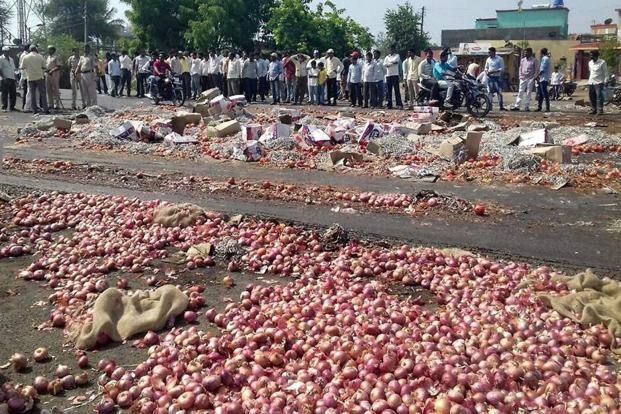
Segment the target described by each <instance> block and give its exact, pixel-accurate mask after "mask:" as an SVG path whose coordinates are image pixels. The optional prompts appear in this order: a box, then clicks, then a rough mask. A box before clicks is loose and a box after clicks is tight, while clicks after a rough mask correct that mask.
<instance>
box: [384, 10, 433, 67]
mask: <svg viewBox="0 0 621 414" xmlns="http://www.w3.org/2000/svg"><path fill="white" fill-rule="evenodd" d="M420 21H421V19H420V14H419V13H417V12H415V11H414V7H413V6H412V4H411V3H410V2H405V3H404V4H402V5H399V6H398V7H397V8H396V9H389V10H387V11H386V14H385V15H384V24H385V25H386V41H387V42H388V43H389V44H391V45H395V47H396V49H397V51H398V52H399V54H400V55H401V56H405V55H406V54H407V51H408V50H410V49H412V48H415V49H417V50H423V49H426V48H427V47H429V35H428V34H427V33H425V32H421V26H420Z"/></svg>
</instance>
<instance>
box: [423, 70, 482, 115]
mask: <svg viewBox="0 0 621 414" xmlns="http://www.w3.org/2000/svg"><path fill="white" fill-rule="evenodd" d="M448 80H451V81H453V83H454V84H455V89H454V90H453V96H452V97H451V102H450V103H451V104H452V105H453V108H452V110H457V109H459V108H461V107H464V106H465V107H466V109H467V110H468V113H469V114H470V115H472V116H474V117H475V118H483V117H485V116H487V114H489V113H490V111H491V110H492V102H491V101H490V99H489V96H488V95H487V89H486V88H485V85H482V84H480V83H479V82H477V81H476V80H475V79H472V78H470V77H469V76H467V75H464V74H463V73H461V72H460V71H457V72H456V73H455V76H454V78H453V79H448ZM418 87H419V90H420V93H419V94H418V103H419V105H425V104H427V103H428V102H429V101H431V100H432V97H431V89H430V88H428V87H426V86H425V85H423V83H422V82H420V83H419V84H418ZM446 92H447V90H446V89H440V91H439V95H440V99H439V101H440V102H439V106H440V109H442V110H444V109H445V107H444V101H445V100H446Z"/></svg>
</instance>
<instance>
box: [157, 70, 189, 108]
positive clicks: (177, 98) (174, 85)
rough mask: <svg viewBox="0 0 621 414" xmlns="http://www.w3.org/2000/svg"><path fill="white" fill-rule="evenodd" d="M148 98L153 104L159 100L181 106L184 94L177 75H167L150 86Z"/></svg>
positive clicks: (184, 97)
mask: <svg viewBox="0 0 621 414" xmlns="http://www.w3.org/2000/svg"><path fill="white" fill-rule="evenodd" d="M150 95H151V96H150V98H151V100H152V101H153V103H154V104H155V105H158V104H159V103H160V102H161V101H170V102H172V103H173V105H175V106H177V107H181V106H183V104H184V103H185V99H186V96H185V94H184V93H183V83H182V82H181V79H180V78H179V76H177V75H172V74H171V75H168V76H166V77H165V78H164V79H161V80H160V81H159V82H158V83H157V85H152V86H151V92H150Z"/></svg>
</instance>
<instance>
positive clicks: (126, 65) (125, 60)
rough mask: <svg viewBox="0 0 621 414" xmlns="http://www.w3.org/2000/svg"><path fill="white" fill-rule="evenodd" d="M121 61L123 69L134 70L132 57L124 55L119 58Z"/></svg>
mask: <svg viewBox="0 0 621 414" xmlns="http://www.w3.org/2000/svg"><path fill="white" fill-rule="evenodd" d="M119 62H121V69H127V70H132V58H130V57H129V56H127V55H123V56H121V57H120V58H119Z"/></svg>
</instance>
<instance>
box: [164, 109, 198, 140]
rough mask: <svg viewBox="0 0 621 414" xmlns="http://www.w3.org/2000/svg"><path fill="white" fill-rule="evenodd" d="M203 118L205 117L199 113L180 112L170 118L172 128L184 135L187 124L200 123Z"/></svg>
mask: <svg viewBox="0 0 621 414" xmlns="http://www.w3.org/2000/svg"><path fill="white" fill-rule="evenodd" d="M202 120H203V117H202V116H201V114H199V113H191V112H180V113H178V114H176V115H173V117H172V118H171V119H170V123H171V125H172V129H173V131H174V132H176V133H177V134H180V135H183V131H185V126H186V125H188V124H192V125H198V124H200V123H201V121H202Z"/></svg>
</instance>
